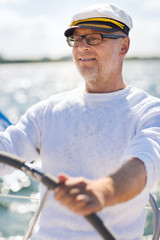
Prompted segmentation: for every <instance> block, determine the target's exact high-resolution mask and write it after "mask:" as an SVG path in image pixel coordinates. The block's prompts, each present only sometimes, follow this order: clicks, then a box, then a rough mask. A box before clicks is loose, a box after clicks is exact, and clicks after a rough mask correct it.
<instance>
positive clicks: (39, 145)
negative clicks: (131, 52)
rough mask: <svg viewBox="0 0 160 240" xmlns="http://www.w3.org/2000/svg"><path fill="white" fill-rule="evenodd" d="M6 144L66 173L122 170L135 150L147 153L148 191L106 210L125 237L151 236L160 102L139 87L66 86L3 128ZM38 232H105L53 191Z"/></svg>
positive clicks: (56, 237)
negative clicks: (149, 210)
mask: <svg viewBox="0 0 160 240" xmlns="http://www.w3.org/2000/svg"><path fill="white" fill-rule="evenodd" d="M0 149H1V150H3V151H8V152H10V153H12V154H15V155H18V156H20V157H22V158H24V159H26V160H29V161H30V160H33V159H36V158H39V157H40V158H41V161H42V170H43V171H44V172H48V173H51V174H53V175H55V176H56V175H57V174H58V173H60V172H63V173H66V174H69V175H70V176H73V177H74V176H83V177H86V178H89V179H96V178H101V177H104V176H107V175H109V174H111V173H113V172H115V171H116V170H117V169H119V168H120V167H121V166H122V165H123V164H124V163H125V162H126V161H128V159H130V157H132V156H134V157H137V158H139V159H141V160H142V161H143V162H144V164H145V166H146V171H147V184H146V187H145V188H144V190H143V191H142V192H141V194H139V195H138V196H136V197H135V198H133V199H132V200H130V201H127V202H125V203H121V204H117V205H115V206H111V207H107V208H105V209H103V210H102V211H101V212H100V213H99V216H100V217H101V218H102V219H103V221H104V223H105V224H106V226H108V227H109V229H110V230H111V231H112V232H113V233H114V234H115V235H116V236H117V238H118V239H119V240H137V239H139V237H140V236H141V235H143V228H144V222H145V210H144V207H145V205H146V203H147V202H148V192H149V191H150V189H151V188H152V186H153V185H154V183H155V182H156V181H157V180H158V178H159V172H160V101H159V99H157V98H154V97H151V96H149V95H148V94H146V93H145V92H144V91H142V90H139V89H137V88H135V87H133V86H128V87H126V88H125V89H123V90H120V91H117V92H112V93H104V94H91V93H86V92H84V90H83V89H81V88H80V89H75V90H72V91H69V92H66V93H60V94H57V95H55V96H52V97H50V98H49V99H47V100H44V101H42V102H40V103H38V104H36V105H34V106H33V107H31V108H30V109H29V110H28V111H27V112H26V114H25V115H24V116H23V117H22V118H21V120H20V121H19V123H18V124H17V125H16V126H11V127H9V128H8V129H7V131H6V132H4V133H0ZM36 149H39V150H40V156H39V155H38V153H37V150H36ZM0 166H1V170H5V171H4V173H6V172H7V171H8V167H7V166H5V168H3V165H2V164H1V165H0ZM1 172H3V171H1ZM43 192H44V189H43V186H41V194H42V193H43ZM31 239H34V240H81V239H83V240H91V239H92V240H98V239H101V237H100V236H99V235H98V234H97V233H96V232H95V231H94V229H93V227H92V226H90V224H89V223H88V222H86V220H85V219H84V218H83V217H82V216H78V215H76V214H74V213H72V212H70V211H69V210H68V209H66V208H65V207H62V206H60V204H59V203H58V202H56V201H55V200H54V197H53V194H51V195H50V197H49V200H48V201H47V204H46V206H45V208H44V210H43V211H42V214H41V217H40V220H39V223H38V225H37V227H36V232H35V233H34V236H33V237H32V238H31Z"/></svg>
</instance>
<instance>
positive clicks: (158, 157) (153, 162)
mask: <svg viewBox="0 0 160 240" xmlns="http://www.w3.org/2000/svg"><path fill="white" fill-rule="evenodd" d="M136 119H138V120H135V121H136V124H135V125H136V128H135V135H134V137H133V138H132V140H131V142H130V143H129V144H128V147H127V148H126V150H125V152H124V154H123V156H122V159H121V160H122V162H123V163H124V162H126V161H128V160H129V159H131V157H136V158H139V159H140V160H141V161H143V163H144V164H145V167H146V172H147V183H146V186H145V189H144V190H146V191H150V190H151V188H152V187H153V185H154V184H155V182H157V181H158V180H159V179H160V174H159V173H160V106H159V104H157V105H156V106H154V107H153V106H152V107H149V108H148V109H147V110H146V109H145V112H144V111H143V112H141V111H139V112H138V113H137V115H136Z"/></svg>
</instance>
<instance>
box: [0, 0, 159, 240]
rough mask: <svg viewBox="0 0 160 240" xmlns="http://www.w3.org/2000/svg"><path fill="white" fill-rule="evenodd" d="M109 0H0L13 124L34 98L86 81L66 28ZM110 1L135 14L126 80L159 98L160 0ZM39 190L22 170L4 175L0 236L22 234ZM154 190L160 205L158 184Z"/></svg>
mask: <svg viewBox="0 0 160 240" xmlns="http://www.w3.org/2000/svg"><path fill="white" fill-rule="evenodd" d="M106 2H107V1H102V0H101V1H98V0H97V1H95V0H81V1H77V2H76V1H73V0H70V1H66V0H59V1H52V0H45V1H44V0H0V111H2V112H3V113H4V114H5V115H6V116H7V118H8V119H9V120H10V122H11V123H13V124H15V123H16V122H17V121H18V120H19V118H20V117H21V116H22V115H23V114H24V112H25V111H26V109H28V108H29V107H30V106H31V105H33V104H34V103H36V102H38V101H40V100H43V99H45V98H48V97H49V96H51V95H52V94H56V93H58V92H62V91H67V90H70V89H72V88H75V87H77V86H79V85H82V84H83V80H82V78H81V76H80V75H79V74H78V72H77V70H76V68H75V66H74V64H73V62H72V58H71V48H69V47H68V46H67V44H66V39H65V37H64V30H65V29H66V28H67V27H68V25H69V23H70V19H71V16H72V15H73V14H74V13H75V12H77V11H78V10H79V9H81V8H84V7H86V6H88V5H91V4H96V3H106ZM112 3H114V4H116V5H119V6H120V7H121V8H123V9H125V10H126V11H127V12H128V13H129V14H130V15H131V16H132V19H133V26H134V27H133V30H132V31H131V33H130V37H131V46H130V50H129V53H128V54H127V57H126V60H125V62H124V70H123V76H124V79H125V81H126V82H127V83H128V84H132V85H135V86H136V87H140V88H142V89H144V90H145V91H147V92H148V93H149V94H151V95H153V96H156V97H160V46H159V42H160V31H159V29H160V1H159V0H152V1H151V0H141V1H139V0H130V1H127V0H113V1H112ZM35 166H36V167H39V166H40V163H39V162H37V163H35ZM38 191H39V185H38V183H36V182H34V181H32V180H31V179H29V178H28V177H27V176H26V175H25V174H24V173H22V172H19V171H18V172H17V171H16V172H15V173H13V174H11V175H10V176H6V177H4V178H2V179H1V180H0V192H1V195H0V240H4V239H5V240H6V239H7V240H20V239H22V236H23V235H24V232H25V231H26V229H27V227H28V224H29V222H30V219H31V218H32V216H33V214H34V212H35V210H36V208H37V204H38V199H39V193H38ZM152 193H153V195H154V197H155V199H156V201H157V203H158V205H159V207H160V184H159V183H158V184H156V185H155V186H154V188H153V190H152ZM2 194H3V195H2ZM6 194H7V195H8V194H9V195H11V196H12V197H14V196H19V195H20V196H24V197H27V198H29V199H17V198H9V197H6ZM152 230H153V216H152V211H151V209H150V208H147V220H146V226H145V233H144V235H145V236H146V237H145V239H151V234H152ZM147 236H148V237H147Z"/></svg>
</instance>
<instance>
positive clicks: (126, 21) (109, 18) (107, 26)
mask: <svg viewBox="0 0 160 240" xmlns="http://www.w3.org/2000/svg"><path fill="white" fill-rule="evenodd" d="M75 28H89V29H94V30H99V31H103V32H116V31H119V30H121V31H123V32H124V33H126V34H127V35H128V33H129V31H130V30H131V29H132V19H131V17H130V16H129V15H128V14H127V13H126V12H125V11H123V10H122V9H120V8H119V7H118V6H116V5H114V4H97V5H93V6H90V7H88V8H85V9H83V10H81V11H80V12H78V13H77V14H75V15H74V16H73V17H72V20H71V24H70V27H69V28H68V29H67V30H66V31H65V33H64V35H65V36H66V37H68V36H71V35H72V34H73V32H74V29H75Z"/></svg>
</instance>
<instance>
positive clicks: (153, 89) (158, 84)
mask: <svg viewBox="0 0 160 240" xmlns="http://www.w3.org/2000/svg"><path fill="white" fill-rule="evenodd" d="M123 77H124V80H125V82H126V83H127V84H132V85H134V86H136V87H139V88H142V89H143V90H145V91H147V92H148V93H149V94H151V95H153V96H156V97H160V60H126V61H125V62H124V70H123ZM83 84H84V82H83V79H82V78H81V76H80V75H79V73H78V72H77V70H76V68H75V66H74V64H73V63H72V62H55V63H34V64H33V63H29V64H4V65H3V64H1V65H0V110H1V111H2V112H3V113H4V114H5V115H6V116H7V117H8V118H9V120H10V121H11V122H12V123H13V124H15V123H16V122H17V121H18V119H19V118H20V117H21V116H22V115H23V114H24V113H25V111H26V110H27V109H28V108H29V107H30V106H32V105H33V104H34V103H36V102H38V101H40V100H43V99H46V98H48V97H49V96H51V95H53V94H56V93H59V92H63V91H68V90H70V89H73V88H75V87H77V86H80V85H83ZM35 165H36V167H37V166H38V167H39V162H36V163H35ZM38 190H39V185H38V183H37V182H34V181H33V180H31V179H29V178H28V177H27V176H26V175H25V174H24V173H22V172H20V171H18V172H17V171H16V172H15V173H13V174H12V175H10V176H9V177H4V178H3V179H1V180H0V191H1V193H2V194H4V195H5V194H11V195H13V196H17V195H18V196H19V195H20V196H27V197H30V199H16V198H8V197H3V196H1V197H0V240H4V239H8V240H13V239H14V240H20V239H22V236H23V235H24V233H25V231H26V230H27V227H28V224H29V222H30V220H31V218H32V216H33V214H34V212H35V210H36V208H37V205H38V199H39V192H38ZM158 191H159V192H158ZM152 193H153V195H154V197H155V199H156V200H157V203H158V205H159V207H160V194H159V193H160V184H159V183H158V184H156V185H155V186H154V188H153V190H152ZM152 228H153V216H152V211H151V209H150V208H149V209H148V210H147V219H146V226H145V235H150V234H151V233H152Z"/></svg>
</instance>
